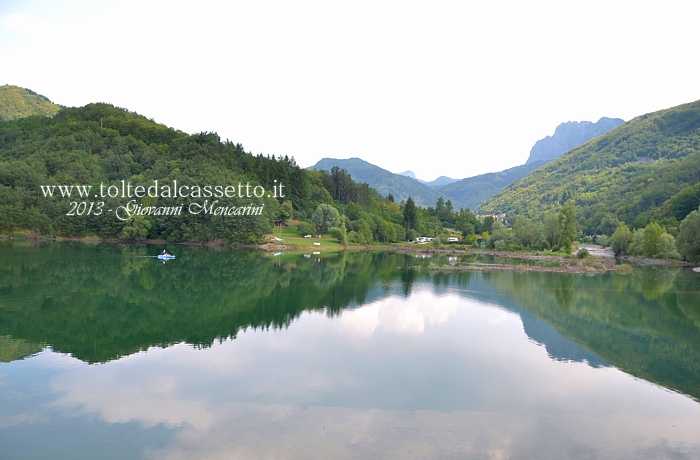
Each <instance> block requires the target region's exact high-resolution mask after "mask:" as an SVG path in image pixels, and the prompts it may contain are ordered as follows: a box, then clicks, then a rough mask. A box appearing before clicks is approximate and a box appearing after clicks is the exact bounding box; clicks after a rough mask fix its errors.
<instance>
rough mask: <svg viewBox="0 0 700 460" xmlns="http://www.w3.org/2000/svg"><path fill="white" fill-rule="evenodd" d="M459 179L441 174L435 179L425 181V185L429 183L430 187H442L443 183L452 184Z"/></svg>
mask: <svg viewBox="0 0 700 460" xmlns="http://www.w3.org/2000/svg"><path fill="white" fill-rule="evenodd" d="M458 180H459V179H452V178H451V177H447V176H440V177H438V178H437V179H435V180H434V181H430V182H425V185H427V186H429V187H440V186H443V185H447V184H451V183H453V182H457V181H458Z"/></svg>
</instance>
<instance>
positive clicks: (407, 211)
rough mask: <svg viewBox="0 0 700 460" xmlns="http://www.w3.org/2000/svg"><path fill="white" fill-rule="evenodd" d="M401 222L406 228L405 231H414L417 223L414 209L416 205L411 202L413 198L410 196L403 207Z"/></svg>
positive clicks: (416, 213) (416, 211) (416, 212)
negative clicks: (412, 229)
mask: <svg viewBox="0 0 700 460" xmlns="http://www.w3.org/2000/svg"><path fill="white" fill-rule="evenodd" d="M403 222H404V224H405V226H406V230H408V229H411V228H414V229H415V228H416V226H417V225H416V224H417V223H418V210H417V209H416V204H415V203H414V202H413V198H411V197H410V196H409V197H408V199H407V200H406V204H404V206H403Z"/></svg>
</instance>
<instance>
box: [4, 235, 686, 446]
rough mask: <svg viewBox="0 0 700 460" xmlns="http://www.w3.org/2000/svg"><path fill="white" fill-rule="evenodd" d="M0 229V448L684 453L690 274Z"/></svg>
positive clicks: (657, 270) (656, 270) (680, 271)
mask: <svg viewBox="0 0 700 460" xmlns="http://www.w3.org/2000/svg"><path fill="white" fill-rule="evenodd" d="M168 249H169V251H170V252H172V253H175V254H176V255H177V259H176V260H174V261H171V262H168V263H166V264H163V263H161V262H160V261H159V260H157V259H155V258H152V257H147V256H149V255H155V254H157V253H159V252H160V251H161V250H162V248H161V247H156V246H145V245H133V246H129V245H108V244H99V245H84V244H30V243H26V244H16V243H15V244H11V243H7V242H5V243H2V242H0V458H8V459H43V458H51V459H82V458H85V459H95V458H100V459H106V458H115V459H124V458H134V459H137V458H146V459H152V458H155V459H161V458H163V459H191V458H207V459H209V458H227V459H228V458H244V459H248V458H304V459H306V458H322V459H330V458H333V459H336V458H361V459H369V458H378V459H384V458H396V459H407V458H460V459H461V458H475V459H482V458H490V459H565V458H574V459H594V458H599V459H610V458H616V459H646V458H654V459H655V458H674V459H676V458H677V459H685V458H687V459H698V458H700V403H699V402H698V401H700V274H697V273H693V272H692V271H691V270H689V269H679V268H655V267H646V268H643V269H641V270H639V271H636V272H634V273H631V274H610V273H608V274H604V275H594V276H587V275H572V274H559V273H532V272H498V271H493V272H468V271H455V272H439V271H434V270H427V268H428V267H429V266H431V265H432V266H439V265H447V264H459V263H473V262H474V259H473V258H467V259H466V260H462V258H457V259H451V258H449V257H448V256H434V257H432V258H429V259H423V258H417V257H415V256H414V255H410V254H409V255H406V254H389V253H378V252H377V253H375V252H358V253H345V254H339V255H333V254H325V253H324V254H319V255H314V254H307V255H302V254H297V255H291V254H282V255H277V256H272V255H271V254H267V253H262V252H258V251H243V250H230V249H221V250H211V249H206V248H193V247H179V246H169V247H168Z"/></svg>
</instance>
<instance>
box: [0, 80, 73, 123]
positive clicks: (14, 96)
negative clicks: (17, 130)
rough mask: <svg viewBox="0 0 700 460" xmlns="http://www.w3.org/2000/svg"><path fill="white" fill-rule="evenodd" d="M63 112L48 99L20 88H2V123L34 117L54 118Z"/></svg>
mask: <svg viewBox="0 0 700 460" xmlns="http://www.w3.org/2000/svg"><path fill="white" fill-rule="evenodd" d="M59 110H61V107H60V106H58V105H57V104H54V103H53V102H51V101H50V100H48V99H47V98H46V97H44V96H42V95H40V94H36V93H35V92H34V91H31V90H28V89H24V88H20V87H19V86H12V85H4V86H0V121H2V120H15V119H17V118H24V117H29V116H32V115H46V116H47V117H52V116H54V115H56V114H57V113H58V111H59Z"/></svg>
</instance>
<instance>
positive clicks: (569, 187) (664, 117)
mask: <svg viewBox="0 0 700 460" xmlns="http://www.w3.org/2000/svg"><path fill="white" fill-rule="evenodd" d="M699 182H700V101H695V102H691V103H687V104H682V105H679V106H676V107H671V108H668V109H664V110H660V111H656V112H652V113H648V114H644V115H640V116H638V117H636V118H634V119H632V120H630V121H628V122H626V123H624V124H623V125H620V126H618V127H617V128H615V129H613V130H612V131H610V132H608V133H607V134H604V135H602V136H599V137H597V138H594V139H592V140H590V141H588V142H587V143H585V144H583V145H581V146H579V147H577V148H575V149H572V150H570V151H569V152H567V153H566V154H564V155H563V156H561V157H559V158H558V159H556V160H554V161H552V162H551V163H548V164H547V165H546V166H544V167H542V168H540V169H538V170H536V171H534V172H533V173H532V174H530V175H528V176H527V177H525V178H523V179H521V180H519V181H517V182H514V183H512V184H511V185H509V186H508V187H506V188H504V189H503V190H501V191H500V192H499V193H498V194H496V195H495V196H493V197H492V198H490V199H489V200H487V201H486V202H484V203H483V204H482V205H481V206H480V208H479V209H480V211H482V212H484V213H492V212H506V213H511V214H512V213H515V214H523V215H526V216H529V217H532V218H536V217H540V216H542V215H543V214H544V213H545V212H547V211H550V210H554V209H556V208H557V207H558V206H559V205H561V204H563V203H564V202H566V201H568V200H574V202H575V203H576V206H577V207H578V208H579V210H580V213H581V215H582V216H583V218H584V219H586V224H585V225H584V230H585V231H591V230H592V229H594V228H595V226H596V223H597V221H599V220H600V219H601V218H602V217H603V216H605V215H606V214H613V215H614V216H616V217H617V218H618V219H619V220H624V221H625V222H627V223H631V224H632V225H633V226H634V227H635V228H639V227H643V226H645V225H646V224H647V223H648V222H649V221H650V220H651V219H663V218H670V217H674V218H676V219H678V220H681V219H682V218H683V217H684V214H683V212H680V211H679V212H678V213H675V211H678V209H676V208H677V206H680V203H675V202H674V201H673V200H674V199H675V197H678V196H679V194H680V193H684V191H687V192H688V193H689V194H691V195H692V196H690V197H689V199H690V200H691V201H692V200H693V199H694V200H696V201H695V202H694V203H696V209H697V200H698V199H700V197H699V196H697V195H698V194H700V187H697V184H698V183H699ZM696 189H697V190H696ZM679 201H680V200H679ZM683 201H687V200H683ZM686 204H687V203H686ZM691 205H692V203H691ZM688 208H692V206H688ZM669 214H673V215H669Z"/></svg>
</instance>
